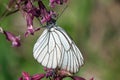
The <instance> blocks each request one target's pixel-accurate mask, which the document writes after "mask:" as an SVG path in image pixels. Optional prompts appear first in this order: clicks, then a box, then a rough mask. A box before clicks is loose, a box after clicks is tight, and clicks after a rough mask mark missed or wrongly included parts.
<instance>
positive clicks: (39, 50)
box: [33, 22, 83, 73]
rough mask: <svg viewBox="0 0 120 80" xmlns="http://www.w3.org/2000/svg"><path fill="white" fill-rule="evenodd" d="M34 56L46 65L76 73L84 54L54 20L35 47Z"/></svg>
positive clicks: (81, 63)
mask: <svg viewBox="0 0 120 80" xmlns="http://www.w3.org/2000/svg"><path fill="white" fill-rule="evenodd" d="M33 55H34V58H35V59H36V60H37V61H38V62H39V63H41V64H42V65H43V66H44V67H47V68H52V69H56V68H58V69H61V70H66V71H69V72H71V73H76V72H78V71H79V68H80V67H81V66H82V65H83V56H82V54H81V52H80V50H79V49H78V47H77V46H76V44H75V43H74V41H73V40H71V38H70V37H69V36H68V35H67V33H66V32H65V31H64V30H63V29H62V28H61V27H59V26H57V24H55V23H54V22H52V23H50V24H49V25H47V26H46V29H45V30H44V32H43V33H42V35H41V36H40V37H39V39H38V40H37V42H36V43H35V45H34V48H33Z"/></svg>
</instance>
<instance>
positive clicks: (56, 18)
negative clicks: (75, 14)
mask: <svg viewBox="0 0 120 80" xmlns="http://www.w3.org/2000/svg"><path fill="white" fill-rule="evenodd" d="M67 8H68V5H66V6H65V8H64V9H63V10H62V12H61V13H60V15H59V16H58V17H57V18H56V21H57V20H58V19H59V18H60V17H61V15H62V14H63V12H64V11H65V10H66V9H67Z"/></svg>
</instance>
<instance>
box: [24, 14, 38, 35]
mask: <svg viewBox="0 0 120 80" xmlns="http://www.w3.org/2000/svg"><path fill="white" fill-rule="evenodd" d="M25 18H26V22H27V31H26V33H25V37H27V36H28V34H31V35H34V32H35V31H38V30H40V28H36V29H34V28H33V19H34V16H33V15H32V14H28V13H26V15H25Z"/></svg>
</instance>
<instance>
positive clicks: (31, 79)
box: [18, 72, 45, 80]
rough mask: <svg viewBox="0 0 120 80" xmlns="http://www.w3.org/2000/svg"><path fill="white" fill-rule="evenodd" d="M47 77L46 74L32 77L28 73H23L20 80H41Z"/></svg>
mask: <svg viewBox="0 0 120 80" xmlns="http://www.w3.org/2000/svg"><path fill="white" fill-rule="evenodd" d="M44 77H45V74H35V75H33V76H30V74H29V73H27V72H22V76H21V77H20V78H19V79H18V80H41V79H42V78H44Z"/></svg>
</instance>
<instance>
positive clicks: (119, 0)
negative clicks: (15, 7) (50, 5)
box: [0, 0, 120, 80]
mask: <svg viewBox="0 0 120 80" xmlns="http://www.w3.org/2000/svg"><path fill="white" fill-rule="evenodd" d="M7 3H8V0H0V15H2V13H3V12H4V10H5V8H6V5H7ZM63 7H65V6H63ZM62 10H63V8H60V6H59V7H58V10H57V12H58V11H59V12H61V11H62ZM34 22H35V23H34V26H35V27H39V26H40V25H39V24H38V22H37V20H35V21H34ZM57 24H58V25H59V26H61V27H62V28H64V29H65V30H66V32H67V33H68V34H69V35H70V36H71V37H72V39H73V40H74V41H75V43H76V45H77V46H78V47H79V49H80V50H81V52H82V54H83V56H84V59H85V64H84V66H83V67H81V69H80V71H79V72H78V73H77V74H76V75H79V76H81V77H84V78H86V79H87V80H89V79H90V78H91V77H94V78H95V80H120V0H68V8H67V9H66V10H65V11H64V13H63V14H62V16H61V17H60V18H59V19H58V21H57ZM0 26H1V27H3V28H4V29H5V30H7V31H10V32H12V33H14V34H16V35H21V43H22V46H21V47H19V48H13V47H11V43H10V42H8V41H7V40H6V39H5V36H4V35H2V34H0V80H17V79H18V78H19V77H20V76H21V73H22V72H23V71H26V72H28V73H30V74H31V75H33V74H36V73H42V72H44V71H43V67H42V66H41V65H40V64H39V63H38V62H37V61H36V60H35V59H34V58H33V53H32V49H33V45H34V43H35V42H36V40H37V38H38V37H39V36H40V35H41V33H42V32H43V29H41V30H40V31H38V32H36V33H35V35H34V36H31V35H29V37H27V38H25V37H24V32H25V31H26V22H25V20H24V18H23V16H22V15H21V14H20V13H19V12H18V13H15V14H12V15H10V16H8V17H5V18H4V19H3V20H2V21H0ZM65 80H69V79H65Z"/></svg>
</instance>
